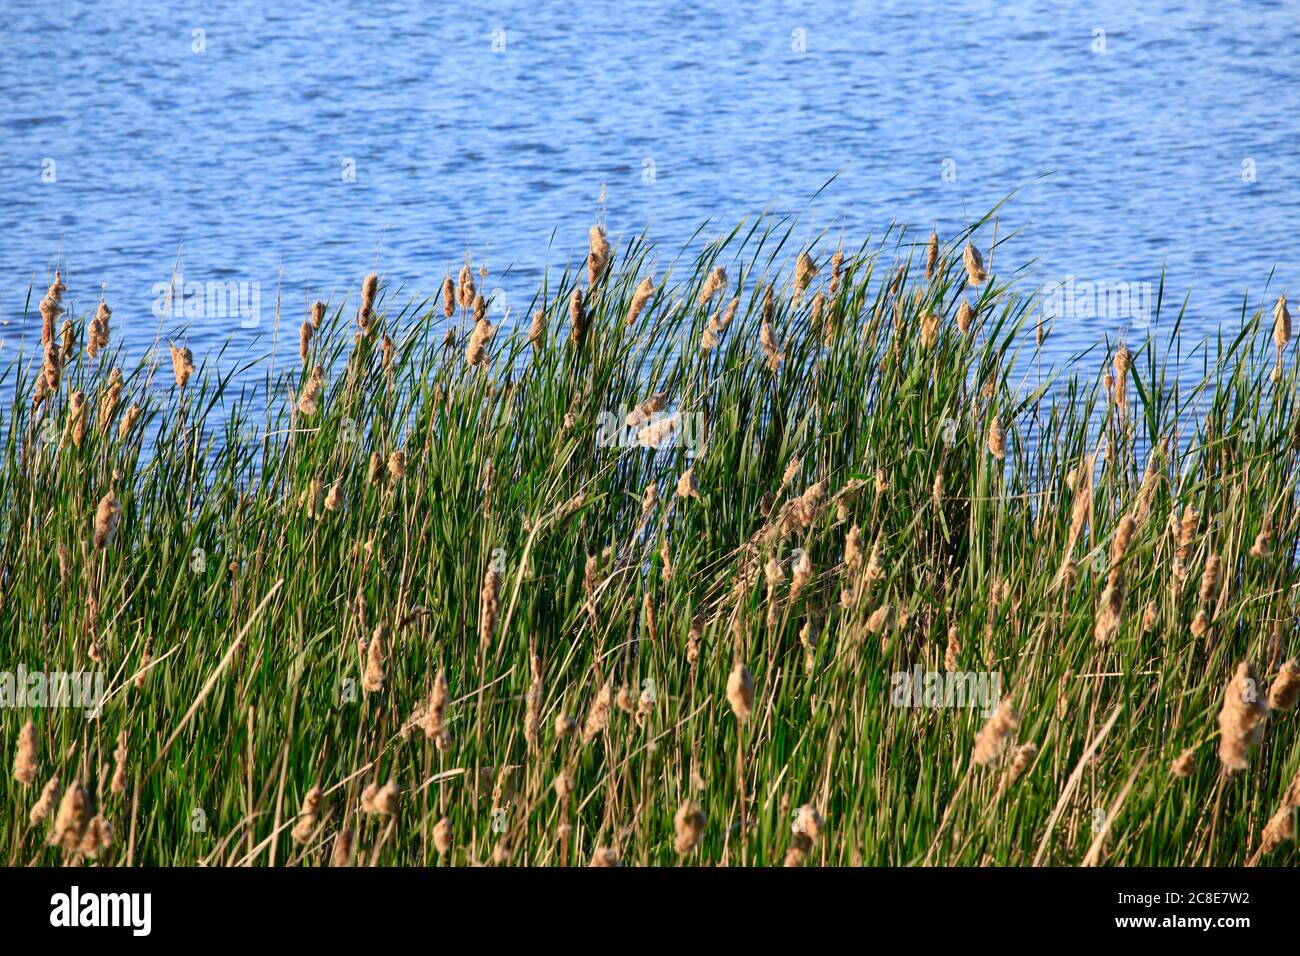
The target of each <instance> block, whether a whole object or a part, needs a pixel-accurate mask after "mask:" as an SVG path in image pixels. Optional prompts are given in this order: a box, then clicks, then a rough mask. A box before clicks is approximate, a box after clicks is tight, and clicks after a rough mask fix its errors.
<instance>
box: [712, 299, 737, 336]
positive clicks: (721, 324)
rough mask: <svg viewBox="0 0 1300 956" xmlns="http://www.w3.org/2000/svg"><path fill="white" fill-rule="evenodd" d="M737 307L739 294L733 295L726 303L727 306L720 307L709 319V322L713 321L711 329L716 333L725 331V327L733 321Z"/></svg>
mask: <svg viewBox="0 0 1300 956" xmlns="http://www.w3.org/2000/svg"><path fill="white" fill-rule="evenodd" d="M739 308H740V296H735V297H733V298H732V300H731V301H730V302H728V303H727V307H726V308H725V309H722V310H721V311H720V312H719V313H718V314H717V315H716V316H715V317H714V318H713V319H711V320H710V322H711V323H714V329H713V330H714V331H715V332H718V333H722V332H725V331H727V327H728V326H730V325H731V323H732V322H733V321H735V319H736V311H737V310H738V309H739Z"/></svg>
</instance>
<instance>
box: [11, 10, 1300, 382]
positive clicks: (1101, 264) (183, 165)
mask: <svg viewBox="0 0 1300 956" xmlns="http://www.w3.org/2000/svg"><path fill="white" fill-rule="evenodd" d="M3 5H4V10H3V12H4V17H3V24H4V26H3V29H2V30H0V94H2V95H0V323H3V324H2V325H0V339H2V340H3V341H2V342H0V361H3V360H4V356H5V355H6V354H8V355H9V356H10V357H12V352H11V351H10V350H11V349H14V348H16V347H17V346H18V345H19V344H20V343H22V342H24V341H25V342H26V343H27V344H28V345H30V343H31V341H32V340H33V338H37V337H38V336H39V316H37V315H36V313H35V308H34V304H35V303H34V301H33V308H32V310H31V317H30V318H29V319H27V320H26V321H24V320H23V319H22V310H23V304H24V299H25V298H26V295H27V289H28V286H29V284H31V283H35V284H36V285H37V292H36V298H39V296H40V294H41V291H42V290H43V288H44V286H45V285H46V284H47V283H48V278H49V275H50V272H51V270H52V268H53V266H54V265H55V264H56V263H57V264H61V265H62V267H63V272H64V278H65V281H66V282H67V284H68V295H67V301H68V302H69V303H71V304H72V305H73V307H74V308H77V309H89V308H91V307H92V306H93V303H94V301H95V300H96V299H97V297H98V295H99V290H100V288H101V284H102V285H103V286H104V288H105V289H106V294H107V297H108V301H109V302H110V304H111V305H112V306H113V307H114V322H113V326H114V335H115V341H118V340H124V341H125V343H126V347H127V352H128V355H130V354H132V353H133V352H142V351H143V350H144V349H145V348H147V347H148V346H149V345H150V343H151V342H152V341H153V337H154V335H155V332H156V331H157V328H158V319H157V318H156V317H155V315H154V310H153V305H154V302H155V296H156V292H155V289H156V286H157V285H158V284H159V283H166V282H167V281H168V280H169V279H170V277H171V275H172V272H173V267H174V266H175V264H176V262H177V257H178V255H179V256H180V264H181V271H182V274H183V275H184V277H185V279H186V280H187V281H201V282H208V281H213V280H220V281H236V282H243V283H247V284H248V287H249V288H252V287H254V284H255V287H256V288H258V289H259V295H260V313H259V315H258V316H256V317H254V318H255V321H254V320H253V319H249V318H241V316H239V315H226V316H220V317H215V318H214V317H204V318H199V319H193V320H190V321H188V322H187V321H186V320H185V319H183V318H172V319H170V320H169V322H168V325H167V328H166V329H165V330H164V331H165V332H166V333H168V334H176V333H179V332H180V330H181V327H182V326H183V325H188V326H189V329H188V342H189V344H190V345H191V346H192V347H193V349H194V351H195V354H196V356H198V357H200V358H201V357H202V355H203V353H204V352H205V351H206V350H210V349H212V348H214V347H215V344H216V343H218V342H220V341H222V340H225V339H226V338H233V339H234V342H235V345H236V352H245V351H247V352H249V353H256V352H258V351H259V350H260V351H265V350H266V349H267V348H269V346H270V342H271V340H272V336H273V334H274V326H275V299H276V294H277V289H279V290H280V291H281V294H282V297H283V313H284V315H285V321H286V322H287V323H290V324H289V333H288V334H287V335H285V336H282V339H283V340H287V341H288V342H289V346H288V347H289V348H292V347H293V346H292V340H293V338H294V336H293V334H292V329H293V328H294V327H296V325H297V323H298V322H299V321H301V317H302V315H303V310H304V309H305V304H306V303H307V302H309V301H310V300H312V299H314V298H315V297H317V296H322V297H323V296H329V295H333V296H335V297H338V296H340V295H342V294H344V293H346V292H347V291H349V290H352V291H353V294H354V295H355V289H356V287H357V284H358V283H359V281H360V278H361V277H362V276H363V275H364V274H365V273H366V272H368V271H370V270H371V269H372V268H376V267H377V268H378V270H379V271H380V273H381V274H382V275H383V276H384V278H385V280H386V281H387V282H389V283H391V284H393V285H398V284H401V283H406V284H407V285H408V286H409V287H411V288H412V289H419V290H424V291H432V290H433V289H434V288H435V287H436V285H437V283H438V282H439V281H440V280H441V279H442V277H443V275H444V274H445V273H446V272H447V271H448V270H449V269H454V268H455V267H456V266H457V265H458V264H459V262H460V261H461V260H462V258H463V256H464V252H465V248H466V244H467V243H468V244H470V245H472V247H473V249H474V252H475V263H476V265H477V263H478V262H479V261H480V259H481V258H482V257H484V256H485V257H486V261H487V264H488V267H489V269H490V270H491V276H490V277H489V279H488V282H487V287H488V288H489V289H499V290H500V297H501V301H503V302H510V303H514V304H515V313H516V315H517V314H519V312H520V310H522V309H523V308H524V307H525V306H526V305H527V302H528V299H529V297H530V296H531V294H532V291H533V289H534V288H535V286H536V284H537V280H538V277H539V276H540V274H541V271H542V269H543V268H545V267H546V266H547V265H548V263H549V265H551V266H557V265H562V264H564V263H565V262H566V261H568V262H576V261H577V260H578V259H580V257H581V256H582V255H583V254H584V253H585V243H586V228H587V226H588V225H590V223H591V222H592V221H593V220H594V218H595V217H596V216H597V214H598V212H599V210H600V207H599V206H598V199H599V196H600V194H601V191H602V185H603V186H604V188H605V189H606V191H607V202H606V208H607V213H606V218H607V221H608V224H609V229H610V234H611V238H612V239H614V240H615V241H616V242H617V241H618V239H619V237H620V236H630V235H633V234H637V233H640V232H641V231H642V230H645V231H647V232H648V234H649V236H650V237H651V238H653V239H654V240H656V241H657V242H659V243H660V244H661V246H662V249H663V256H662V259H661V263H666V261H667V259H668V258H669V256H670V253H671V252H672V250H674V249H675V248H677V247H678V246H679V245H680V244H682V243H683V242H685V241H686V240H687V239H688V238H689V237H690V236H691V235H692V233H694V231H695V230H696V228H697V227H698V226H699V225H700V223H701V222H702V221H703V220H705V219H711V220H712V221H713V223H714V224H715V225H714V226H713V227H711V230H710V231H709V233H707V234H714V233H716V232H717V231H720V230H722V229H725V228H728V227H730V226H731V225H732V224H734V222H735V221H736V220H738V219H740V218H742V217H747V216H753V215H755V214H756V213H759V212H761V211H763V210H764V209H771V210H773V211H775V212H777V213H793V212H798V213H801V216H802V218H801V220H800V224H799V226H798V231H797V235H800V236H812V235H815V234H816V233H817V232H819V231H821V230H822V229H824V228H826V227H828V226H830V225H831V224H836V225H837V226H838V225H839V224H842V225H844V226H845V227H846V228H847V234H848V239H849V240H850V242H856V241H857V240H858V239H860V238H861V237H862V236H864V235H865V234H867V233H873V234H876V235H879V234H880V233H882V232H883V231H884V230H885V229H886V228H887V227H888V226H889V224H890V223H891V222H893V221H898V222H900V223H906V224H909V225H910V227H911V228H912V229H914V230H915V231H917V232H918V233H919V234H920V235H921V236H924V235H926V234H928V233H929V230H930V229H931V227H932V226H936V225H937V227H938V229H939V232H940V234H941V235H948V234H951V233H952V232H954V231H956V230H957V229H960V228H961V227H962V226H963V225H964V224H965V223H966V222H968V221H969V220H971V219H973V218H977V217H978V216H979V215H980V214H982V213H983V212H984V211H986V210H987V209H988V208H990V207H991V206H992V205H993V204H994V203H996V202H997V201H998V200H1000V199H1001V198H1002V197H1003V196H1005V195H1006V194H1007V193H1008V192H1010V191H1012V190H1013V189H1016V188H1017V187H1019V192H1018V193H1017V194H1016V196H1015V197H1014V198H1013V199H1012V201H1011V202H1010V203H1009V204H1008V205H1006V206H1005V207H1004V208H1003V210H1002V215H1001V223H1000V233H1001V235H1002V236H1003V237H1005V236H1008V235H1012V234H1013V233H1014V238H1012V239H1011V241H1010V242H1008V243H1007V244H1006V245H1004V246H1003V247H1001V248H1000V249H999V251H998V253H997V263H996V264H997V265H998V266H999V271H1003V270H1005V269H1006V268H1008V267H1010V266H1011V265H1015V266H1026V267H1027V268H1026V274H1025V282H1026V284H1027V285H1028V286H1030V287H1033V286H1035V285H1040V284H1043V283H1047V282H1052V281H1058V280H1062V279H1064V278H1065V277H1066V276H1067V275H1074V276H1077V277H1080V278H1082V279H1087V280H1090V281H1102V282H1130V283H1144V282H1151V283H1155V282H1157V281H1158V277H1159V273H1160V270H1161V268H1162V266H1164V267H1167V273H1168V278H1167V286H1168V288H1169V289H1170V290H1171V291H1170V293H1169V294H1170V295H1171V296H1172V297H1173V298H1174V299H1181V297H1182V295H1183V293H1185V292H1188V293H1190V296H1191V299H1190V305H1189V313H1188V314H1189V320H1188V325H1189V327H1190V328H1191V329H1192V330H1193V331H1194V332H1200V331H1206V330H1209V329H1212V328H1214V327H1217V326H1219V325H1220V324H1226V325H1229V326H1233V325H1236V324H1237V323H1238V322H1239V315H1240V309H1241V304H1242V301H1243V298H1244V297H1246V296H1247V294H1248V301H1249V303H1250V307H1251V308H1252V309H1253V308H1255V307H1257V306H1259V305H1261V304H1264V303H1269V304H1271V300H1272V298H1273V297H1275V296H1276V294H1277V292H1279V291H1281V290H1282V289H1283V288H1286V287H1289V288H1290V289H1291V290H1292V301H1293V302H1294V301H1295V298H1296V297H1297V296H1300V241H1298V240H1297V235H1298V234H1300V188H1298V187H1300V154H1298V153H1297V146H1298V145H1300V83H1298V82H1297V72H1298V71H1300V59H1297V56H1298V55H1300V4H1297V3H1294V2H1292V3H1252V4H1250V5H1249V6H1243V7H1237V6H1235V5H1234V6H1233V7H1232V8H1231V9H1229V8H1228V7H1226V6H1225V5H1223V4H1220V3H1211V2H1185V3H1177V2H1167V0H1164V2H1154V3H1148V4H1134V3H1131V2H1116V0H1101V2H1096V3H1089V4H1086V5H1079V6H1078V7H1077V8H1076V9H1073V10H1066V11H1062V10H1059V9H1057V8H1056V7H1055V5H1049V4H1038V3H965V2H955V0H954V2H948V3H944V4H942V5H938V6H935V7H933V8H929V7H928V6H927V5H924V4H919V3H916V2H914V0H907V2H879V3H875V2H873V3H856V4H844V5H832V4H827V3H762V2H759V3H756V4H753V5H738V4H735V3H730V2H698V3H691V4H675V3H668V2H663V0H657V2H630V3H629V2H621V3H610V4H584V3H561V4H550V3H538V2H529V3H522V2H502V3H479V4H474V5H465V6H461V5H443V4H436V5H435V4H411V3H402V4H390V3H382V2H368V3H364V4H355V3H354V4H337V3H317V4H311V5H307V4H303V5H298V4H294V5H274V6H277V7H280V9H278V10H276V11H274V12H272V10H271V6H272V5H264V4H261V3H251V2H250V3H241V2H225V0H221V2H211V0H209V2H204V3H193V4H188V3H178V4H172V5H170V6H168V7H167V8H162V7H153V6H151V5H149V4H146V3H141V2H138V0H131V2H120V0H112V2H101V3H95V4H82V3H61V2H53V3H42V4H39V5H37V4H28V3H18V2H16V0H3ZM195 31H201V33H196V32H195ZM1096 31H1104V52H1100V51H1099V49H1100V42H1099V41H1100V40H1102V39H1103V38H1102V37H1101V35H1100V34H1098V33H1097V32H1096ZM196 48H198V49H196ZM51 161H52V165H51ZM349 163H351V164H352V165H351V168H352V169H354V171H355V178H354V180H353V181H348V180H349V177H348V175H347V172H348V169H349V166H348V164H349ZM51 174H52V175H51ZM836 174H838V177H837V178H835V180H834V182H833V183H832V184H831V185H830V186H829V187H828V188H827V189H825V190H824V191H823V192H822V193H821V194H820V195H819V196H817V197H816V198H815V199H814V198H813V195H814V193H816V191H817V190H818V189H819V188H820V187H821V186H822V185H823V184H824V183H826V182H827V180H829V179H831V178H832V177H833V176H836ZM46 180H51V181H46ZM985 241H987V239H986V240H985ZM1275 267H1276V270H1277V272H1276V275H1274V276H1273V278H1272V285H1271V286H1268V283H1269V281H1270V273H1271V272H1272V270H1274V268H1275ZM1266 287H1267V288H1266ZM1129 324H1131V316H1129V317H1125V316H1115V315H1107V316H1102V317H1093V318H1089V317H1082V318H1081V317H1077V316H1076V317H1074V318H1071V319H1068V320H1062V321H1061V322H1059V323H1058V325H1057V329H1056V334H1055V335H1054V336H1053V337H1052V338H1051V339H1049V343H1048V346H1049V350H1050V353H1051V356H1052V357H1054V358H1058V359H1059V358H1062V357H1065V356H1068V355H1069V354H1070V353H1071V352H1073V351H1074V350H1076V349H1080V348H1083V347H1086V346H1087V345H1089V344H1091V343H1093V342H1096V341H1097V340H1098V339H1100V338H1101V337H1102V336H1103V335H1104V334H1106V333H1116V334H1122V333H1123V331H1124V329H1125V327H1126V326H1128V325H1129ZM246 326H248V327H246Z"/></svg>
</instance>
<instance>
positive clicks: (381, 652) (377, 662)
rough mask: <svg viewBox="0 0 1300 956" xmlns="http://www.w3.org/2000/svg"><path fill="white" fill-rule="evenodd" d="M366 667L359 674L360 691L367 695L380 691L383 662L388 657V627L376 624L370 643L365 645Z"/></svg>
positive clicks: (382, 681)
mask: <svg viewBox="0 0 1300 956" xmlns="http://www.w3.org/2000/svg"><path fill="white" fill-rule="evenodd" d="M365 650H366V666H365V669H364V670H363V671H362V673H361V689H362V690H363V691H365V692H366V693H367V694H372V693H374V692H375V691H377V690H382V689H383V686H384V662H385V659H386V658H387V656H388V625H387V624H376V625H375V631H374V634H372V635H371V638H370V643H369V644H367V645H366V649H365Z"/></svg>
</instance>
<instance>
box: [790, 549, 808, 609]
mask: <svg viewBox="0 0 1300 956" xmlns="http://www.w3.org/2000/svg"><path fill="white" fill-rule="evenodd" d="M812 576H813V568H812V559H811V558H810V557H808V552H807V550H805V549H802V548H801V549H800V551H799V557H798V558H796V559H795V562H794V567H793V568H792V569H791V575H790V601H791V603H793V602H794V601H795V600H796V599H797V598H798V597H799V595H800V594H801V593H802V592H803V589H804V588H806V587H807V586H808V582H810V581H811V580H812Z"/></svg>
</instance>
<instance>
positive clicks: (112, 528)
mask: <svg viewBox="0 0 1300 956" xmlns="http://www.w3.org/2000/svg"><path fill="white" fill-rule="evenodd" d="M121 517H122V506H121V505H120V504H119V503H118V501H117V495H115V494H114V493H113V492H112V491H111V490H110V491H109V492H108V494H106V495H104V497H102V498H100V499H99V504H98V506H96V508H95V533H94V538H93V543H94V545H95V550H96V551H103V550H104V549H105V548H111V547H112V546H113V539H114V538H116V537H117V525H118V520H119V519H120V518H121Z"/></svg>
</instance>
